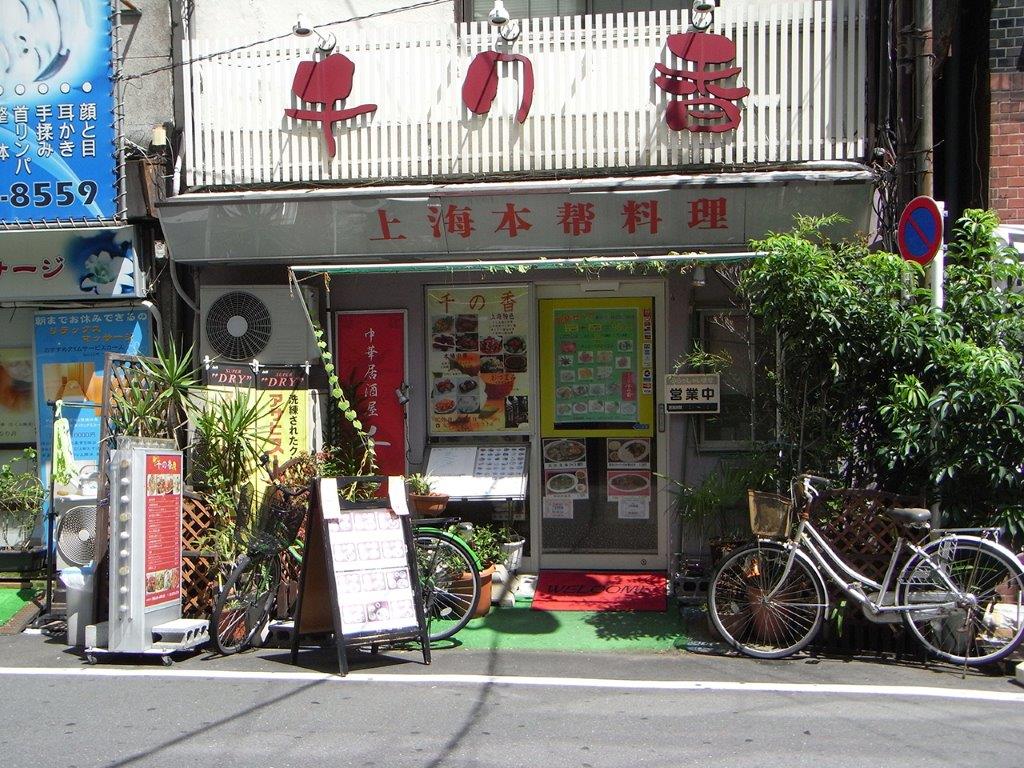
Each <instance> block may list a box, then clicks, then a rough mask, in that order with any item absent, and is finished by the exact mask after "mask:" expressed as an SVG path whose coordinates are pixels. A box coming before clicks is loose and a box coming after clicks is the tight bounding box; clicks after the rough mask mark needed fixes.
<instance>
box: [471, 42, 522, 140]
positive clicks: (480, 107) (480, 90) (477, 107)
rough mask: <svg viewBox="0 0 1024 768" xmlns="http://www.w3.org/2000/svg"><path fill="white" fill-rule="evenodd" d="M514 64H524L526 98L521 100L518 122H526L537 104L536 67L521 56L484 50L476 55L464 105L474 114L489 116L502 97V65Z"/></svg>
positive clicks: (517, 115) (517, 116)
mask: <svg viewBox="0 0 1024 768" xmlns="http://www.w3.org/2000/svg"><path fill="white" fill-rule="evenodd" d="M514 61H519V62H522V64H523V96H522V99H520V101H519V110H518V111H517V112H516V121H517V122H520V123H523V122H525V121H526V116H527V115H528V114H530V107H531V106H532V104H533V64H531V63H530V60H529V59H528V58H526V57H525V56H522V55H520V54H518V53H499V52H498V51H484V52H483V53H478V54H477V55H476V58H475V59H473V63H472V64H470V65H469V71H468V72H467V73H466V79H465V81H464V82H463V83H462V103H463V104H465V105H466V108H467V109H468V110H469V111H470V112H472V113H473V114H474V115H486V114H487V113H488V112H489V111H490V109H491V102H493V101H494V97H495V96H497V95H498V77H499V75H498V64H499V63H501V62H514Z"/></svg>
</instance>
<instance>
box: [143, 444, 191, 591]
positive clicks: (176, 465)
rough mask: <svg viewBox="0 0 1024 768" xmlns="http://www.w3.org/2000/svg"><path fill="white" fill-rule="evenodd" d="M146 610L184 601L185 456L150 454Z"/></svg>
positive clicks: (146, 494)
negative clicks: (183, 500) (182, 570)
mask: <svg viewBox="0 0 1024 768" xmlns="http://www.w3.org/2000/svg"><path fill="white" fill-rule="evenodd" d="M145 473H146V474H145V500H146V502H145V503H146V538H145V546H144V557H145V560H144V563H145V565H144V568H143V572H144V573H145V602H144V605H145V608H146V609H147V610H148V609H150V608H154V607H159V606H163V605H167V604H169V603H175V602H180V601H181V490H182V488H181V454H177V453H170V454H147V455H146V469H145Z"/></svg>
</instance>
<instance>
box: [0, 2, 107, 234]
mask: <svg viewBox="0 0 1024 768" xmlns="http://www.w3.org/2000/svg"><path fill="white" fill-rule="evenodd" d="M0 19H2V22H0V224H28V223H33V222H55V221H67V220H70V219H75V220H77V221H79V222H81V220H82V219H86V220H90V221H96V220H103V221H109V220H111V219H113V218H114V217H115V216H116V214H117V212H118V211H117V190H118V179H117V144H116V136H117V132H116V124H115V117H114V115H115V113H114V104H115V98H114V87H113V73H114V69H113V60H114V54H113V44H112V41H111V5H110V2H109V0H0Z"/></svg>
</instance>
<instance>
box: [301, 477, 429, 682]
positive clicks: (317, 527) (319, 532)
mask: <svg viewBox="0 0 1024 768" xmlns="http://www.w3.org/2000/svg"><path fill="white" fill-rule="evenodd" d="M384 482H385V478H384V477H382V476H362V477H342V478H335V477H324V478H320V480H319V481H318V482H317V483H316V484H315V485H314V486H313V492H312V499H311V502H310V508H309V516H308V517H307V518H306V546H305V549H304V556H303V559H302V574H301V576H300V578H299V596H298V600H297V601H296V606H295V623H294V629H293V631H292V649H291V650H292V652H291V658H292V663H293V664H297V663H298V658H299V646H300V644H301V639H302V637H303V636H304V635H310V634H316V635H321V636H322V634H323V633H324V632H330V631H333V633H334V639H335V649H336V651H337V655H338V668H339V670H340V672H341V674H346V673H347V672H348V661H347V658H346V654H345V650H346V648H348V647H351V646H369V647H370V648H371V649H374V648H376V647H377V645H379V644H383V645H388V644H394V643H397V642H401V641H406V640H413V641H416V642H418V643H419V644H420V650H421V651H422V653H423V662H424V663H425V664H429V663H430V641H429V639H428V637H427V625H426V621H425V619H424V615H423V603H422V593H421V591H420V586H419V576H418V575H417V568H416V556H415V553H414V548H413V538H412V526H411V524H410V522H409V510H408V507H407V506H406V504H405V482H404V479H403V478H402V477H400V476H394V477H388V478H386V482H387V497H386V498H372V499H365V500H355V501H352V500H349V499H347V498H342V497H341V496H340V495H339V491H338V488H339V485H340V486H342V487H346V488H347V487H349V486H350V485H352V484H353V483H355V484H365V486H366V487H367V489H370V488H378V487H379V486H380V485H382V484H383V483H384ZM373 652H374V653H376V650H374V651H373Z"/></svg>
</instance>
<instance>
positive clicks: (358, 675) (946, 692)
mask: <svg viewBox="0 0 1024 768" xmlns="http://www.w3.org/2000/svg"><path fill="white" fill-rule="evenodd" d="M5 675H6V676H23V677H72V678H73V677H113V678H132V677H137V678H166V679H178V680H185V679H198V680H260V681H281V682H298V683H322V682H332V683H400V684H406V685H408V684H420V685H438V684H448V685H471V686H480V685H508V686H517V685H518V686H536V687H549V688H604V689H613V690H614V689H618V690H646V691H700V692H703V691H743V692H745V693H799V694H845V695H852V696H904V697H916V698H934V699H959V700H970V701H999V702H1012V703H1016V704H1024V693H1009V692H1006V691H980V690H976V689H960V688H935V687H932V686H913V685H909V686H900V685H844V684H840V683H741V682H731V681H723V680H612V679H602V678H592V677H567V678H564V677H513V676H503V675H435V674H409V675H394V674H381V673H378V672H353V673H351V674H350V675H348V676H347V677H340V676H338V675H332V674H326V673H321V672H255V671H253V672H242V671H230V670H207V671H203V670H195V669H164V668H162V667H161V668H159V669H156V668H139V669H120V668H113V667H82V668H76V669H51V668H49V667H0V677H3V676H5Z"/></svg>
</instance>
